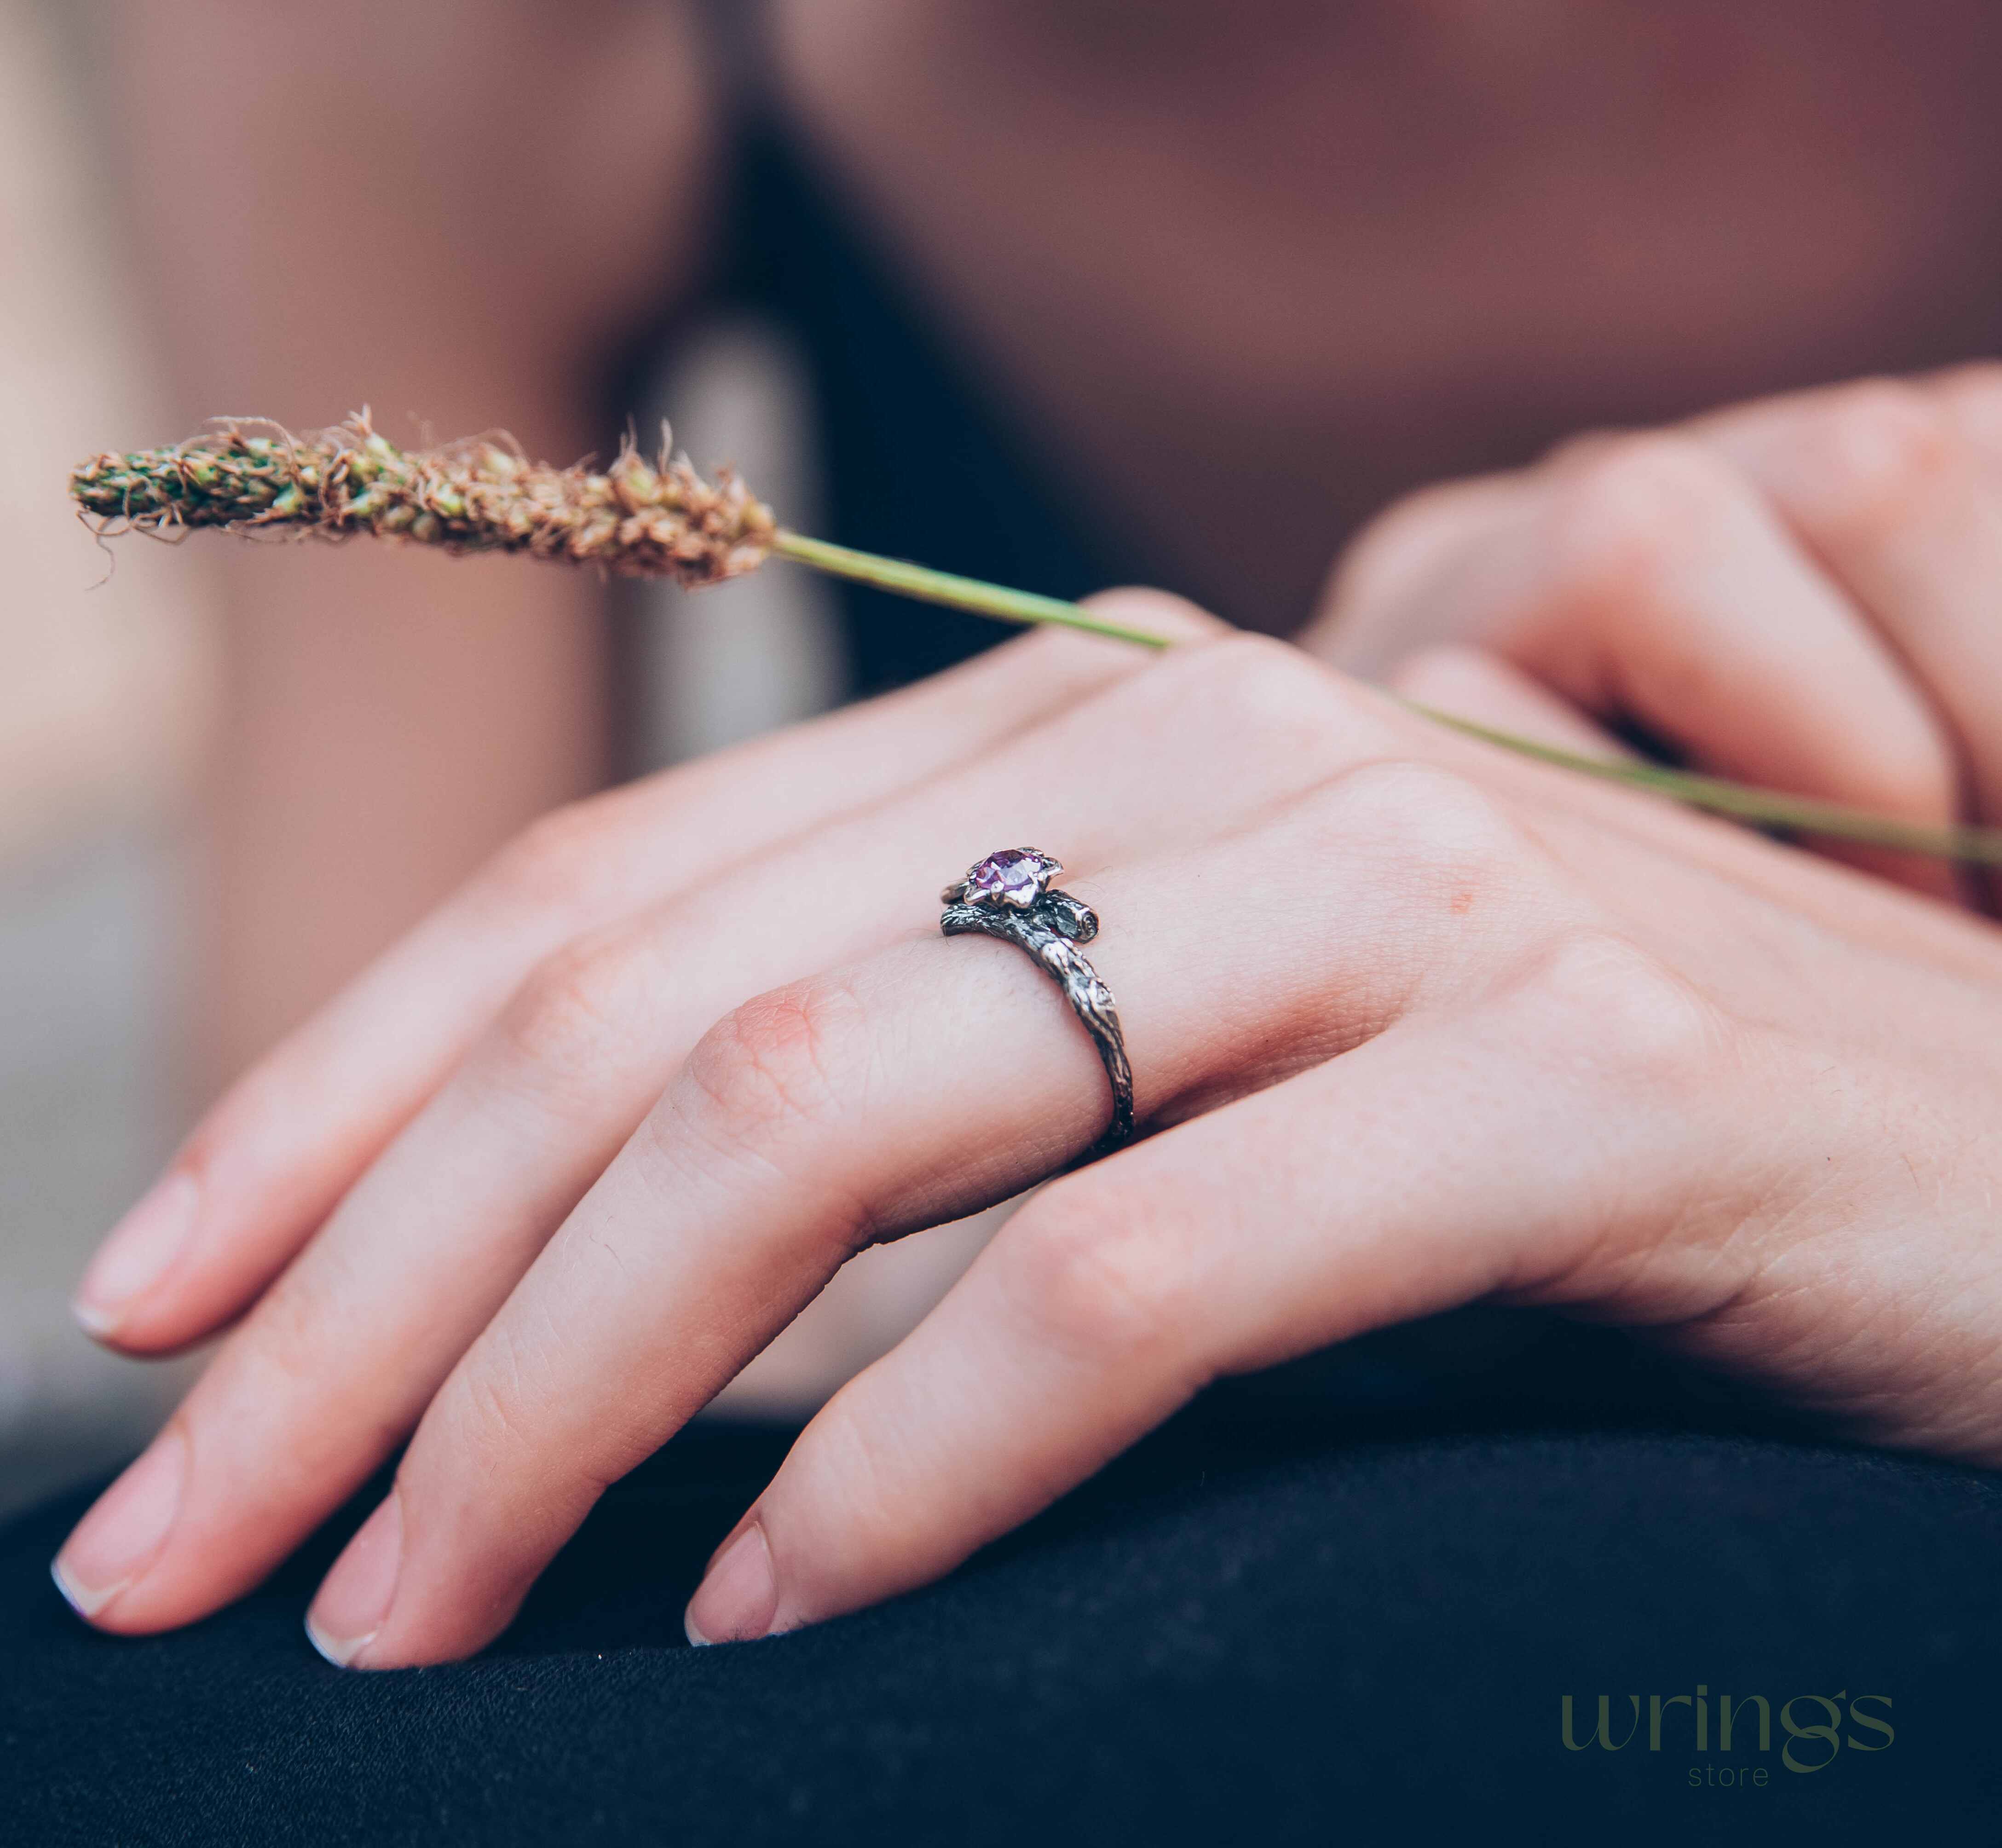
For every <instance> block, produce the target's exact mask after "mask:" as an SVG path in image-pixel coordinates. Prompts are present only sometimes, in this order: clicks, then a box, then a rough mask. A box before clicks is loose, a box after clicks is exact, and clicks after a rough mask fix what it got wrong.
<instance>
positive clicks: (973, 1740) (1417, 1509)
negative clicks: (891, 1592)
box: [0, 1392, 2002, 1848]
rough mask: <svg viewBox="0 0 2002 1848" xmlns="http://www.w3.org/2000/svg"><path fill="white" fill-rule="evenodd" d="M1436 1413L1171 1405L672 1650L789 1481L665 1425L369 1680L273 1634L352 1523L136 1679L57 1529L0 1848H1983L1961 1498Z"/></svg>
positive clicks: (1890, 1462) (1793, 1459)
mask: <svg viewBox="0 0 2002 1848" xmlns="http://www.w3.org/2000/svg"><path fill="white" fill-rule="evenodd" d="M1463 1414H1464V1415H1459V1414H1456V1416H1455V1417H1453V1418H1449V1419H1448V1420H1446V1421H1444V1422H1440V1421H1438V1420H1436V1419H1434V1420H1433V1421H1432V1424H1431V1425H1430V1426H1429V1427H1428V1424H1427V1422H1426V1421H1425V1420H1422V1419H1421V1420H1417V1421H1414V1420H1412V1419H1411V1418H1410V1417H1404V1416H1401V1415H1399V1416H1393V1417H1390V1418H1388V1419H1386V1418H1384V1417H1379V1416H1377V1415H1375V1414H1367V1415H1365V1414H1355V1413H1352V1412H1344V1413H1334V1412H1331V1411H1329V1410H1326V1409H1320V1410H1303V1408H1302V1407H1301V1406H1300V1405H1298V1404H1294V1403H1291V1402H1289V1401H1288V1400H1286V1399H1285V1397H1284V1396H1278V1397H1274V1396H1270V1395H1264V1396H1261V1395H1260V1394H1258V1393H1243V1392H1235V1393H1233V1392H1224V1393H1213V1394H1212V1395H1211V1396H1209V1398H1208V1399H1206V1400H1202V1401H1198V1403H1197V1405H1196V1406H1195V1407H1193V1408H1192V1409H1191V1411H1189V1412H1188V1413H1187V1414H1184V1415H1183V1416H1182V1417H1181V1418H1179V1419H1177V1421H1174V1423H1173V1424H1170V1426H1169V1427H1167V1428H1165V1429H1164V1430H1163V1431H1161V1432H1160V1433H1157V1434H1156V1435H1155V1436H1154V1437H1153V1438H1150V1439H1149V1440H1148V1441H1147V1442H1145V1443H1144V1444H1142V1445H1141V1446H1140V1447H1139V1449H1137V1450H1136V1451H1135V1452H1133V1453H1132V1454H1131V1455H1130V1456H1128V1457H1126V1458H1125V1459H1121V1461H1120V1462H1119V1463H1117V1464H1115V1465H1114V1466H1112V1467H1111V1469H1109V1470H1107V1471H1105V1472H1104V1473H1102V1474H1101V1475H1100V1477H1098V1478H1097V1480H1094V1481H1093V1483H1091V1484H1089V1485H1087V1486H1086V1487H1085V1488H1084V1489H1083V1490H1082V1491H1079V1492H1078V1493H1077V1494H1075V1495H1073V1496H1072V1498H1069V1501H1066V1502H1065V1503H1064V1504H1062V1505H1060V1506H1059V1508H1056V1509H1055V1510H1054V1511H1053V1512H1052V1513H1050V1514H1049V1515H1046V1516H1045V1517H1044V1518H1041V1520H1039V1521H1038V1522H1034V1523H1033V1524H1032V1525H1031V1526H1030V1527H1028V1528H1027V1529H1024V1531H1023V1532H1020V1533H1019V1534H1017V1535H1015V1536H1011V1537H1010V1539H1007V1540H1006V1541H1005V1542H1003V1543H1001V1544H999V1545H998V1546H995V1547H993V1548H992V1549H991V1550H989V1551H988V1552H987V1553H985V1554H983V1555H982V1556H981V1557H978V1558H977V1559H975V1560H974V1561H972V1562H971V1564H969V1565H968V1566H967V1567H964V1569H962V1570H961V1571H960V1572H959V1573H957V1574H955V1575H954V1576H953V1577H952V1578H950V1579H948V1580H947V1581H945V1582H944V1583H943V1584H941V1585H936V1586H935V1587H933V1588H930V1589H929V1590H926V1591H924V1592H919V1593H917V1594H916V1595H912V1596H909V1597H906V1598H904V1599H898V1600H897V1601H895V1602H892V1603H891V1604H889V1605H887V1606H884V1607H882V1608H881V1609H876V1610H873V1611H869V1612H865V1613H861V1614H860V1615H857V1616H851V1617H848V1618H844V1619H842V1620H838V1621H835V1622H833V1623H828V1624H826V1625H824V1626H822V1627H818V1628H816V1629H813V1630H807V1631H804V1632H801V1633H799V1634H794V1635H791V1636H788V1637H781V1638H778V1639H776V1640H773V1641H766V1642H762V1643H757V1644H749V1645H742V1646H737V1647H725V1648H713V1649H705V1650H691V1649H689V1648H687V1647H686V1646H685V1644H684V1643H683V1641H682V1634H681V1610H682V1604H683V1602H684V1600H685V1599H686V1597H687V1596H688V1595H689V1592H691V1590H692V1588H693V1586H694V1585H695V1583H696V1579H697V1577H698V1575H699V1572H700V1570H701V1566H702V1563H703V1559H704V1558H705V1557H706V1554H707V1553H708V1551H709V1550H710V1547H711V1546H713V1545H714V1543H716V1542H717V1539H719V1538H720V1536H722V1535H723V1534H724V1532H726V1531H727V1529H728V1528H729V1526H730V1525H731V1523H732V1522H733V1521H734V1519H735V1518H736V1517H737V1515H738V1513H739V1512H741V1510H742V1508H744V1507H745V1505H746V1504H747V1502H748V1501H749V1499H750V1498H752V1496H753V1495H754V1494H755V1493H756V1492H757V1491H758V1488H759V1486H760V1484H762V1482H763V1481H764V1480H766V1477H768V1475H769V1471H770V1470H771V1469H772V1468H773V1466H775V1464H776V1462H777V1460H778V1459H779V1457H780V1455H781V1454H782V1452H783V1447H784V1442H785V1440H784V1438H783V1435H781V1434H775V1433H773V1432H769V1431H760V1430H758V1429H755V1428H740V1429H730V1428H707V1429H705V1428H696V1429H693V1430H692V1431H689V1432H687V1433H685V1434H684V1435H682V1436H681V1437H680V1438H676V1439H675V1441H674V1442H672V1443H671V1444H670V1445H668V1447H667V1449H665V1450H664V1451H663V1452H661V1455H660V1456H657V1458H656V1459H654V1461H653V1462H651V1463H649V1464H648V1465H647V1466H644V1467H643V1468H642V1469H641V1470H639V1471H637V1473H635V1474H634V1475H633V1477H630V1478H628V1479H627V1480H626V1481H625V1482H623V1483H622V1484H619V1485H617V1486H616V1487H614V1488H613V1489H612V1491H610V1492H609V1494H607V1495H606V1497H605V1499H604V1501H603V1502H602V1505H601V1506H600V1507H599V1508H598V1511H597V1512H595V1514H594V1515H592V1517H591V1519H590V1521H589V1522H588V1523H587V1524H586V1525H585V1527H584V1529H583V1531H582V1532H581V1533H580V1534H579V1536H577V1539H576V1540H575V1541H574V1543H572V1544H571V1546H570V1548H569V1549H568V1550H567V1552H565V1553H564V1554H563V1556H562V1557H560V1560H558V1561H557V1563H556V1565H555V1567H553V1569H552V1570H551V1571H550V1572H549V1574H547V1576H546V1578H545V1579H544V1581H542V1584H541V1585H540V1586H539V1588H537V1590H536V1592H535V1594H534V1595H533V1596H532V1598H531V1599H530V1600H529V1602H528V1606H527V1607H526V1608H525V1610H524V1612H523V1613H522V1615H521V1618H520V1619H519V1620H518V1622H517V1623H516V1624H515V1626H514V1628H513V1629H512V1630H511V1631H510V1632H509V1633H508V1634H507V1635H506V1636H505V1637H503V1638H502V1639H501V1641H500V1642H499V1643H498V1644H496V1645H495V1646H494V1648H492V1649H491V1650H490V1651H487V1653H486V1654H484V1655H483V1656H481V1657H480V1658H477V1659H476V1660H473V1661H469V1662H464V1663H459V1664H456V1665H451V1666H448V1667H444V1668H431V1669H425V1670H422V1671H416V1672H397V1673H390V1674H382V1675H364V1674H344V1673H342V1672H340V1671H337V1670H336V1669H333V1668H330V1667H328V1666H327V1665H326V1664H325V1663H323V1661H320V1660H319V1658H318V1657H317V1656H316V1655H315V1654H313V1653H312V1650H311V1649H310V1648H309V1646H308V1644H307V1643H306V1641H305V1637H304V1636H303V1634H302V1632H301V1629H300V1618H301V1615H302V1612H303V1610H304V1609H305V1605H306V1602H307V1601H308V1599H309V1597H310V1595H311V1593H312V1587H313V1585H314V1584H315V1583H316V1579H317V1576H318V1574H319V1573H321V1572H322V1571H323V1570H324V1569H325V1567H326V1565H327V1564H328V1563H329V1562H330V1560H331V1559H332V1557H333V1554H334V1553H335V1551H336V1550H337V1547H338V1546H339V1545H340V1542H341V1540H342V1539H343V1538H344V1536H345V1534H346V1533H347V1532H348V1531H349V1530H350V1529H351V1527H352V1525H353V1524H354V1522H355V1521H357V1520H358V1518H360V1515H361V1513H362V1512H364V1510H365V1508H367V1507H368V1505H370V1503H371V1498H372V1497H373V1496H374V1495H375V1494H376V1493H377V1492H378V1491H379V1486H380V1485H379V1484H378V1485H376V1486H375V1487H371V1490H370V1491H368V1494H364V1495H363V1496H361V1497H358V1498H357V1499H356V1501H355V1502H354V1504H353V1505H352V1506H351V1508H350V1509H349V1510H348V1511H347V1512H345V1513H344V1515H342V1516H341V1517H340V1519H339V1520H337V1521H336V1522H333V1523H331V1524H330V1526H329V1528H328V1529H327V1530H326V1532H324V1533H323V1535H322V1536H320V1537H319V1539H317V1540H316V1542H315V1543H313V1544H312V1546H310V1547H309V1548H308V1549H307V1550H305V1553H302V1555H301V1556H300V1557H298V1559H297V1560H295V1561H293V1562H292V1563H291V1564H289V1565H288V1566H287V1567H284V1569H283V1570H282V1571H281V1572H280V1573H279V1574H277V1576H275V1577H274V1578H273V1579H272V1580H271V1581H270V1583H269V1584H267V1585H265V1586H264V1587H263V1588H262V1589H261V1590H260V1591H259V1592H256V1593H255V1594H254V1595H252V1596H251V1597H249V1598H248V1599H245V1600H244V1601H243V1602H241V1603H239V1604H238V1605H236V1606H233V1607H232V1608H231V1609H228V1610H226V1611H225V1612H223V1613H221V1614H220V1615H218V1616H215V1617H214V1618H211V1620H208V1621H207V1622H205V1623H201V1624H199V1625H197V1626H195V1627H194V1628H192V1629H190V1630H186V1631H183V1632H181V1633H180V1634H175V1635H171V1636H166V1637H157V1638H153V1639H149V1640H145V1641H119V1640H114V1639H112V1638H109V1637H101V1636H99V1635H96V1634H93V1633H92V1632H91V1631H89V1630H87V1629H86V1628H85V1627H84V1626H83V1625H82V1623H79V1622H78V1620H76V1619H75V1617H74V1616H72V1615H71V1613H69V1611H68V1609H67V1608H66V1607H65V1606H64V1605H63V1604H62V1602H61V1600H60V1599H59V1598H58V1595H57V1594H56V1592H55V1591H54V1588H53V1587H52V1586H51V1584H50V1581H49V1580H48V1577H47V1560H48V1558H49V1556H50V1554H51V1553H52V1552H53V1550H54V1548H55V1546H57V1544H58V1543H59V1541H60V1540H61V1536H62V1535H63V1533H64V1532H65V1529H66V1527H67V1525H68V1523H69V1522H71V1521H72V1520H73V1519H74V1518H75V1516H76V1515H78V1513H79V1512H81V1510H82V1508H83V1506H84V1505H85V1496H84V1495H82V1494H77V1495H73V1496H71V1497H68V1498H65V1500H64V1501H61V1502H60V1503H58V1504H55V1505H51V1506H49V1507H47V1508H43V1509H41V1510H40V1511H38V1512H35V1513H33V1514H31V1515H28V1516H26V1518H22V1519H19V1520H17V1521H16V1522H14V1523H13V1524H12V1525H10V1526H9V1527H8V1528H7V1529H5V1530H4V1531H0V1840H5V1841H7V1842H9V1843H12V1842H21V1843H45V1842H46V1843H79V1844H82V1843H91V1844H99V1843H104V1844H109V1843H121V1844H131V1845H135V1848H136V1845H138V1844H148V1843H159V1844H168V1843H175V1844H180V1843H188V1844H194V1843H201V1844H209V1843H243V1844H246V1845H247V1844H253V1843H254V1844H258V1845H260V1848H262V1845H263V1844H267V1843H353V1844H362V1843H369V1844H376V1843H410V1844H424V1845H425V1848H445V1845H447V1844H453V1843H523V1844H528V1843H535V1844H544V1843H718V1844H724V1843H730V1844H736V1845H738V1848H749V1845H751V1844H756V1843H818V1844H834V1843H904V1842H926V1843H930V1842H937V1843H971V1844H978V1843H995V1844H1002V1843H1006V1844H1010V1845H1014V1844H1020V1843H1128V1842H1149V1841H1171V1842H1181V1841H1198V1842H1217V1843H1222V1842H1231V1843H1236V1842H1243V1843H1316V1844H1321V1843H1392V1842H1395V1843H1400V1844H1402V1843H1433V1842H1439V1843H1456V1844H1458V1843H1470V1842H1476V1841H1494V1840H1500V1841H1515V1840H1524V1841H1537V1842H1542V1843H1571V1842H1578V1843H1585V1842H1593V1843H1596V1842H1604V1841H1618V1842H1641V1843H1648V1842H1657V1841H1659V1842H1675V1843H1690V1842H1710V1841H1715V1842H1748V1843H1749V1842H1760V1843H1794V1842H1799V1843H1848V1842H1863V1841H1875V1840H1878V1839H1888V1836H1887V1832H1889V1831H1893V1830H1895V1831H1896V1832H1897V1833H1898V1836H1899V1839H1918V1840H1927V1841H1930V1840H1938V1841H1943V1842H1955V1843H1962V1842H1965V1843H1986V1842H1993V1841H1995V1840H1997V1839H1998V1838H2002V1826H1998V1825H1997V1821H1996V1815H1997V1811H1996V1808H1995V1805H1996V1804H1997V1801H1998V1799H2002V1751H1998V1749H1997V1735H1996V1726H1997V1668H1996V1663H1997V1654H1998V1651H2002V1572H1998V1571H1997V1561H1998V1560H2002V1480H1998V1478H1997V1477H1994V1476H1992V1475H1989V1474H1986V1473H1981V1472H1978V1471H1973V1470H1962V1469H1957V1468H1953V1467H1951V1466H1946V1465H1943V1464H1938V1463H1928V1462H1925V1461H1920V1460H1914V1459H1905V1458H1899V1457H1894V1456H1887V1455H1882V1454H1875V1453H1871V1452H1860V1451H1852V1450H1847V1449H1838V1448H1833V1447H1829V1446H1826V1445H1814V1444H1809V1443H1801V1442H1791V1441H1788V1440H1786V1439H1784V1438H1774V1437H1769V1436H1754V1435H1743V1434H1732V1433H1728V1432H1725V1431H1708V1432H1703V1431H1681V1432H1675V1431H1651V1430H1648V1429H1644V1428H1632V1429H1624V1430H1604V1429H1602V1430H1596V1431H1595V1430H1577V1429H1574V1430H1564V1429H1562V1428H1544V1429H1540V1430H1519V1429H1514V1428H1508V1426H1507V1424H1506V1423H1505V1422H1504V1423H1502V1424H1495V1423H1493V1422H1491V1421H1484V1420H1483V1419H1482V1418H1481V1417H1480V1416H1479V1414H1478V1410H1477V1407H1475V1406H1474V1404H1473V1403H1472V1402H1470V1403H1469V1405H1468V1406H1467V1407H1463ZM1698 1689H1703V1690H1704V1693H1703V1694H1702V1695H1701V1696H1699V1695H1698V1693H1697V1690H1698ZM1722 1693H1728V1694H1729V1695H1730V1696H1732V1699H1733V1703H1734V1707H1735V1717H1736V1719H1737V1722H1738V1724H1737V1731H1736V1735H1735V1738H1734V1742H1733V1749H1732V1751H1731V1752H1729V1753H1725V1752H1721V1751H1720V1750H1719V1749H1718V1730H1717V1728H1718V1721H1717V1719H1716V1718H1715V1717H1714V1710H1715V1696H1718V1695H1719V1694H1722ZM1567 1694H1568V1695H1570V1696H1571V1697H1572V1722H1573V1724H1572V1739H1571V1743H1573V1744H1575V1745H1578V1747H1579V1748H1580V1749H1577V1750H1572V1749H1569V1748H1568V1745H1567V1742H1566V1741H1565V1738H1564V1734H1563V1727H1562V1720H1563V1710H1562V1700H1563V1697H1564V1696H1565V1695H1567ZM1602 1694H1603V1695H1605V1696H1607V1698H1608V1717H1609V1721H1610V1725H1609V1727H1608V1728H1607V1735H1608V1737H1609V1738H1610V1739H1611V1741H1612V1742H1613V1743H1614V1745H1616V1746H1617V1749H1612V1750H1608V1749H1606V1748H1605V1747H1604V1746H1603V1745H1600V1744H1599V1742H1598V1741H1597V1738H1596V1734H1597V1731H1598V1726H1599V1714H1598V1700H1599V1696H1600V1695H1602ZM1656 1696H1659V1697H1660V1698H1661V1699H1662V1701H1663V1702H1664V1703H1665V1705H1664V1707H1663V1708H1662V1724H1661V1728H1660V1734H1659V1737H1660V1746H1659V1749H1650V1741H1649V1731H1650V1721H1651V1703H1652V1701H1653V1700H1654V1698H1655V1697H1656ZM1751 1696H1763V1697H1764V1699H1765V1700H1766V1702H1767V1707H1768V1710H1769V1713H1770V1715H1771V1716H1772V1717H1771V1737H1770V1742H1769V1745H1768V1747H1767V1749H1765V1750H1763V1751H1760V1749H1757V1746H1758V1739H1757V1728H1756V1718H1755V1715H1756V1703H1753V1702H1752V1700H1751V1698H1750V1697H1751ZM1678 1697H1681V1698H1678ZM1698 1698H1702V1699H1704V1700H1705V1702H1706V1706H1705V1709H1704V1716H1705V1721H1706V1725H1707V1731H1708V1738H1707V1749H1704V1750H1698V1749H1697V1746H1696V1743H1695V1733H1694V1725H1693V1714H1694V1712H1695V1706H1694V1703H1695V1701H1696V1700H1697V1699H1698ZM1824 1702H1830V1703H1833V1706H1832V1707H1831V1706H1829V1705H1825V1704H1824ZM1783 1714H1788V1715H1791V1721H1792V1724H1793V1727H1794V1728H1796V1729H1798V1730H1797V1731H1788V1730H1787V1728H1785V1726H1784V1724H1783V1722H1782V1719H1781V1715H1783ZM1858 1715H1860V1716H1861V1717H1857V1716H1858ZM1872 1721H1875V1722H1876V1723H1877V1724H1874V1725H1873V1724H1871V1722H1872ZM1887 1726H1888V1728H1889V1729H1890V1731H1889V1737H1888V1738H1887V1737H1886V1735H1885V1731H1884V1730H1883V1728H1885V1727H1887ZM1872 1747H1876V1748H1878V1749H1875V1750H1872V1749H1871V1748H1872ZM1788 1749H1791V1751H1792V1753H1793V1759H1794V1764H1795V1765H1796V1766H1798V1767H1800V1768H1789V1766H1788V1765H1787V1763H1785V1762H1784V1755H1785V1753H1786V1752H1787V1750H1788ZM1824 1757H1826V1758H1829V1759H1830V1760H1831V1762H1829V1763H1825V1764H1824V1763H1822V1759H1823V1758H1824ZM1759 1770H1763V1771H1764V1772H1765V1773H1766V1776H1765V1777H1764V1779H1763V1781H1760V1782H1755V1781H1754V1779H1755V1777H1756V1773H1757V1772H1758V1771H1759ZM1721 1772H1727V1773H1732V1774H1733V1776H1732V1781H1731V1782H1729V1783H1724V1782H1721V1781H1719V1773H1721ZM1741 1777H1742V1780H1743V1781H1742V1783H1741V1782H1739V1778H1741Z"/></svg>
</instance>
